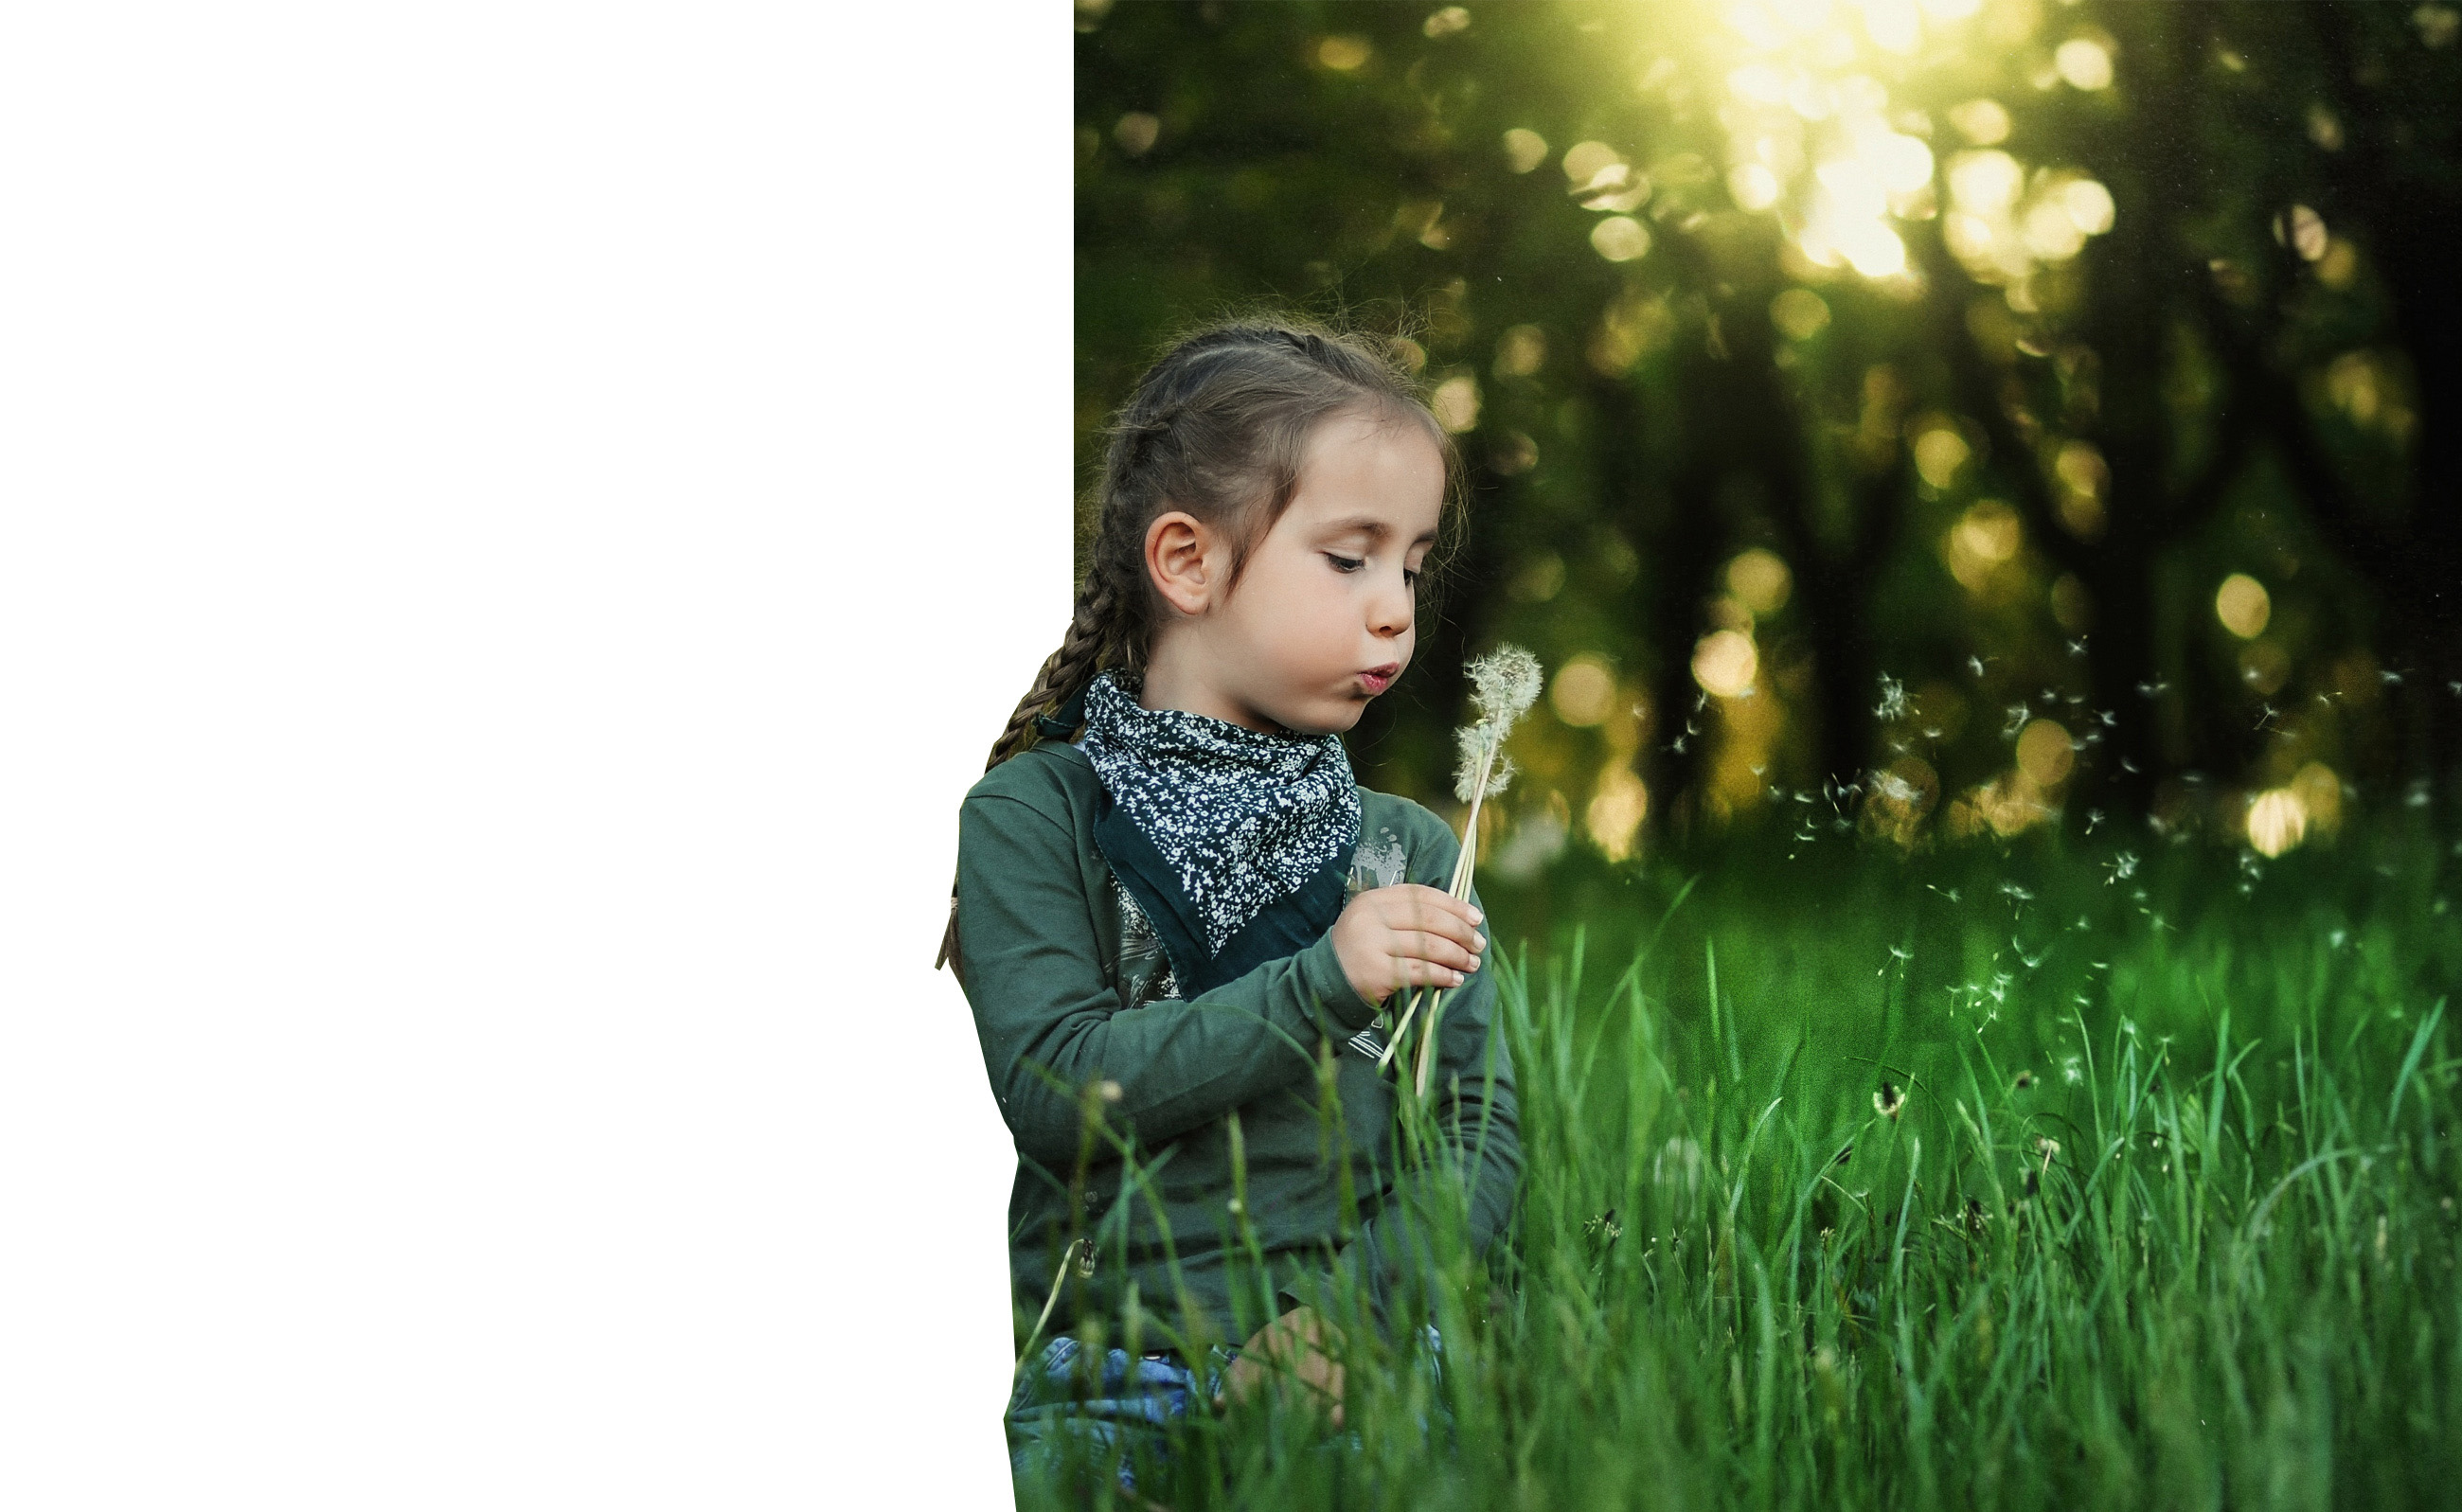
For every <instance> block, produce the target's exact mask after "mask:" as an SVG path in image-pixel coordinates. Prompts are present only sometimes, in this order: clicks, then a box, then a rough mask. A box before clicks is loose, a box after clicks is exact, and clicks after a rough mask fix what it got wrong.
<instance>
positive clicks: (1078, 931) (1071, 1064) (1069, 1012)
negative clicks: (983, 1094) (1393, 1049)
mask: <svg viewBox="0 0 2462 1512" xmlns="http://www.w3.org/2000/svg"><path fill="white" fill-rule="evenodd" d="M1091 918H1092V915H1091V910H1090V909H1089V907H1088V905H1087V900H1086V897H1085V890H1084V883H1083V881H1082V874H1081V872H1080V871H1079V866H1078V850H1077V842H1076V839H1075V837H1074V835H1073V834H1072V833H1071V832H1070V831H1069V829H1068V828H1067V827H1066V826H1064V825H1063V824H1061V823H1060V822H1059V821H1057V820H1055V819H1053V818H1051V817H1050V816H1049V815H1047V814H1045V813H1043V812H1041V811H1040V810H1037V809H1035V808H1034V807H1033V806H1032V805H1030V804H1027V803H1025V802H1022V801H1020V800H1018V799H1014V798H1006V797H1002V796H998V795H977V796H974V797H970V798H968V799H967V800H966V802H965V804H964V806H963V807H962V808H961V810H960V814H959V820H958V928H959V938H960V940H961V944H960V949H961V951H962V952H963V960H964V962H965V976H964V988H965V993H966V999H967V1002H968V1004H970V1005H971V1006H972V1007H973V1009H974V1014H975V1029H976V1033H977V1035H978V1036H979V1037H980V1038H981V1040H982V1042H983V1065H984V1069H985V1070H986V1071H988V1072H989V1074H990V1077H991V1084H992V1091H993V1094H994V1095H995V1096H996V1097H998V1098H999V1100H1000V1107H1001V1116H1002V1117H1003V1118H1004V1120H1006V1122H1007V1124H1008V1127H1009V1133H1010V1134H1012V1135H1013V1136H1015V1139H1016V1141H1017V1149H1018V1153H1019V1154H1020V1155H1023V1156H1026V1157H1028V1158H1030V1159H1033V1160H1036V1161H1039V1162H1041V1163H1042V1164H1043V1165H1045V1166H1047V1167H1050V1168H1055V1169H1065V1168H1066V1167H1067V1165H1068V1164H1069V1162H1070V1161H1072V1160H1073V1159H1075V1157H1076V1154H1077V1146H1078V1139H1079V1135H1080V1122H1079V1113H1078V1103H1077V1101H1076V1100H1075V1098H1074V1096H1073V1095H1072V1093H1073V1091H1075V1090H1077V1089H1082V1088H1083V1087H1085V1086H1086V1084H1087V1083H1089V1082H1091V1081H1094V1080H1097V1079H1101V1078H1109V1079H1110V1080H1112V1081H1115V1082H1117V1083H1119V1085H1120V1100H1119V1101H1118V1102H1117V1103H1116V1104H1114V1105H1112V1106H1111V1107H1109V1108H1107V1109H1106V1110H1105V1115H1106V1118H1107V1119H1108V1121H1109V1122H1110V1123H1111V1125H1112V1127H1113V1128H1114V1129H1117V1130H1119V1131H1121V1132H1123V1133H1132V1132H1133V1133H1134V1134H1135V1135H1136V1137H1137V1139H1138V1140H1139V1141H1140V1142H1141V1143H1144V1144H1146V1145H1149V1146H1152V1145H1156V1144H1160V1143H1162V1142H1164V1141H1166V1140H1169V1139H1173V1138H1177V1136H1178V1135H1180V1134H1185V1133H1187V1132H1188V1131H1189V1130H1191V1129H1194V1128H1197V1127H1199V1125H1201V1124H1204V1123H1206V1122H1207V1121H1209V1120H1211V1119H1214V1118H1218V1117H1220V1116H1221V1114H1223V1113H1224V1112H1228V1111H1229V1110H1231V1109H1234V1108H1237V1107H1239V1106H1241V1105H1242V1104H1243V1103H1246V1102H1250V1101H1252V1100H1254V1099H1255V1098H1257V1097H1260V1096H1262V1095H1263V1094H1264V1093H1266V1092H1269V1091H1273V1090H1274V1089H1276V1088H1278V1087H1283V1086H1286V1085H1288V1084H1289V1083H1291V1082H1294V1081H1298V1080H1302V1079H1304V1078H1306V1077H1308V1076H1310V1075H1313V1074H1314V1069H1315V1068H1314V1063H1313V1062H1312V1061H1311V1060H1310V1058H1309V1051H1310V1050H1312V1049H1313V1048H1314V1046H1315V1044H1316V1042H1317V1040H1318V1038H1319V1036H1329V1037H1331V1038H1333V1039H1335V1040H1337V1041H1338V1040H1341V1039H1344V1038H1347V1037H1348V1036H1350V1034H1352V1033H1354V1032H1356V1031H1357V1030H1359V1029H1362V1028H1365V1027H1366V1026H1368V1025H1369V1024H1370V1023H1371V1021H1372V1020H1373V1019H1374V1018H1375V1016H1376V1011H1377V1005H1376V1004H1373V1003H1371V1002H1369V1001H1368V1000H1367V999H1365V998H1363V997H1361V996H1360V995H1359V992H1358V990H1357V989H1356V988H1354V987H1352V986H1351V985H1350V979H1349V978H1348V977H1346V976H1345V975H1344V974H1343V971H1342V964H1341V961H1339V960H1338V959H1337V958H1336V956H1335V955H1334V950H1333V937H1332V935H1331V934H1330V933H1329V932H1328V934H1326V935H1324V936H1321V937H1319V938H1318V940H1317V941H1316V943H1314V944H1312V945H1310V946H1308V947H1307V949H1305V950H1302V951H1300V952H1299V953H1298V954H1296V955H1292V956H1285V957H1283V958H1281V959H1280V960H1276V961H1266V962H1265V963H1264V964H1263V965H1261V966H1259V967H1257V968H1256V969H1255V970H1254V971H1251V972H1249V973H1248V974H1247V975H1245V976H1242V977H1240V978H1238V979H1236V980H1234V981H1231V982H1227V983H1223V984H1221V985H1220V986H1218V987H1216V988H1214V989H1213V990H1211V991H1209V992H1206V993H1205V994H1203V995H1202V996H1200V997H1198V998H1196V999H1192V1000H1187V1001H1182V1000H1178V999H1164V1000H1162V1001H1159V1002H1155V1003H1150V1004H1145V1005H1143V1006H1141V1007H1135V1008H1122V1007H1121V1006H1120V1005H1119V998H1118V996H1117V993H1116V991H1115V989H1114V988H1113V986H1112V983H1111V981H1110V980H1109V978H1108V977H1107V976H1106V974H1105V972H1104V970H1103V965H1102V960H1101V957H1100V956H1099V955H1098V953H1097V950H1096V945H1095V941H1094V940H1093V938H1092V934H1091ZM1285 1036H1287V1037H1288V1038H1285ZM1293 1041H1296V1042H1297V1043H1298V1045H1299V1046H1302V1047H1307V1049H1300V1048H1293V1044H1292V1042H1293ZM1038 1068H1039V1069H1043V1070H1047V1071H1049V1072H1051V1073H1054V1074H1056V1075H1057V1076H1058V1077H1059V1079H1060V1081H1061V1082H1062V1083H1063V1084H1065V1085H1066V1086H1067V1087H1068V1088H1069V1089H1070V1090H1071V1091H1060V1090H1059V1089H1056V1088H1054V1087H1053V1086H1052V1085H1051V1084H1050V1083H1049V1082H1048V1081H1047V1080H1046V1079H1045V1077H1043V1076H1042V1075H1039V1074H1037V1069H1038Z"/></svg>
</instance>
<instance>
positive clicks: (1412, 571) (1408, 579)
mask: <svg viewBox="0 0 2462 1512" xmlns="http://www.w3.org/2000/svg"><path fill="white" fill-rule="evenodd" d="M1402 582H1403V584H1404V585H1405V586H1406V587H1411V588H1416V587H1418V586H1419V573H1418V570H1417V569H1416V568H1410V567H1406V568H1404V569H1402Z"/></svg>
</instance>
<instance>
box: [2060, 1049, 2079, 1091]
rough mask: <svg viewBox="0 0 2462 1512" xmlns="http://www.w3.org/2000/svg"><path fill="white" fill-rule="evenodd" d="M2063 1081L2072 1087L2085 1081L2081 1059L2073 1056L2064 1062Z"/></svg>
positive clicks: (2066, 1058) (2062, 1063)
mask: <svg viewBox="0 0 2462 1512" xmlns="http://www.w3.org/2000/svg"><path fill="white" fill-rule="evenodd" d="M2061 1080H2062V1081H2064V1082H2066V1083H2068V1084H2069V1085H2070V1086H2072V1087H2075V1086H2076V1085H2078V1084H2079V1083H2080V1082H2083V1081H2084V1080H2085V1068H2084V1064H2083V1063H2082V1061H2081V1060H2080V1058H2079V1057H2077V1056H2075V1055H2071V1056H2067V1057H2065V1058H2063V1059H2062V1062H2061Z"/></svg>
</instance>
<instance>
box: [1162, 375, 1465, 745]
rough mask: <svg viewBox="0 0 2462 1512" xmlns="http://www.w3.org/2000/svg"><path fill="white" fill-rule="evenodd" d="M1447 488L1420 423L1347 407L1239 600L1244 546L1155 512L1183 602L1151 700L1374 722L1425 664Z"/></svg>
mask: <svg viewBox="0 0 2462 1512" xmlns="http://www.w3.org/2000/svg"><path fill="white" fill-rule="evenodd" d="M1444 486H1445V469H1444V458H1443V456H1442V454H1440V453H1439V452H1438V451H1437V449H1436V443H1435V442H1434V441H1432V440H1431V439H1430V438H1429V437H1428V435H1427V433H1426V432H1425V431H1423V430H1422V429H1420V428H1419V427H1418V426H1417V425H1415V424H1413V423H1411V422H1409V421H1395V420H1393V419H1390V418H1379V417H1371V416H1368V415H1362V414H1358V413H1354V412H1350V411H1343V412H1338V413H1336V414H1333V415H1330V416H1328V417H1327V418H1326V419H1325V420H1323V421H1320V422H1319V423H1318V424H1317V426H1316V429H1315V431H1314V433H1313V434H1312V435H1310V437H1309V438H1308V442H1307V449H1306V451H1305V452H1304V453H1303V457H1302V462H1301V465H1300V484H1299V489H1298V491H1297V493H1295V494H1294V495H1293V496H1292V498H1291V502H1290V506H1289V508H1285V510H1284V511H1283V516H1282V518H1281V519H1279V520H1277V521H1275V522H1274V526H1273V529H1270V530H1268V531H1267V532H1266V533H1265V538H1264V539H1263V541H1261V542H1259V543H1258V544H1257V547H1256V549H1255V550H1254V551H1251V552H1250V553H1249V555H1248V563H1247V567H1246V569H1245V570H1244V571H1243V572H1242V573H1241V575H1240V581H1239V584H1238V585H1237V586H1236V587H1235V588H1232V589H1231V590H1230V592H1229V593H1228V594H1227V595H1226V594H1223V593H1222V592H1221V591H1220V584H1221V583H1222V582H1223V581H1224V580H1225V579H1226V578H1227V576H1228V573H1229V569H1230V549H1229V544H1228V543H1227V542H1226V541H1224V540H1222V538H1221V537H1220V536H1218V535H1215V534H1214V533H1213V532H1211V531H1207V530H1204V529H1202V528H1201V527H1199V526H1198V525H1197V522H1196V521H1194V520H1193V519H1192V518H1191V517H1190V516H1188V515H1186V514H1182V513H1179V512H1177V511H1173V512H1172V513H1168V514H1166V515H1164V516H1162V517H1161V518H1159V519H1157V520H1155V522H1154V524H1153V526H1151V527H1150V528H1149V529H1148V530H1147V534H1146V556H1147V564H1148V568H1149V570H1150V571H1151V572H1153V573H1154V575H1155V582H1156V586H1157V587H1158V588H1160V589H1161V590H1162V591H1163V594H1164V596H1165V598H1166V599H1167V600H1169V601H1170V602H1171V604H1172V606H1173V608H1174V609H1176V610H1178V611H1179V613H1177V614H1175V615H1173V616H1171V620H1172V622H1171V623H1169V624H1167V625H1166V626H1164V627H1163V634H1162V635H1160V636H1158V637H1156V644H1155V654H1154V656H1153V658H1152V659H1151V665H1150V666H1149V668H1148V671H1147V676H1146V685H1145V695H1144V699H1145V702H1146V703H1147V705H1148V706H1149V707H1165V706H1167V707H1174V708H1186V709H1190V710H1192V711H1194V712H1196V713H1199V714H1207V715H1211V716H1213V717H1214V718H1216V719H1222V720H1228V721H1230V722H1231V723H1233V724H1241V725H1244V726H1246V727H1247V728H1249V729H1254V730H1270V729H1273V728H1274V727H1275V726H1277V725H1279V726H1281V727H1283V728H1285V729H1288V730H1291V731H1293V732H1295V733H1298V734H1302V735H1311V736H1313V735H1323V734H1327V733H1328V732H1332V731H1337V730H1347V729H1350V727H1351V726H1352V725H1354V724H1358V723H1359V716H1360V715H1361V714H1362V713H1364V712H1366V710H1367V708H1368V701H1369V700H1371V699H1372V698H1374V697H1375V696H1376V695H1377V694H1379V693H1382V692H1384V691H1385V690H1386V689H1387V688H1389V687H1391V686H1393V681H1394V680H1395V679H1397V678H1399V677H1400V676H1401V675H1402V669H1403V668H1405V667H1407V666H1409V665H1410V663H1411V652H1412V649H1413V647H1414V645H1415V637H1416V630H1415V623H1414V614H1413V611H1414V609H1415V604H1414V602H1413V598H1414V593H1413V590H1414V588H1415V584H1416V582H1417V579H1418V573H1419V566H1420V563H1421V562H1422V561H1423V560H1424V559H1425V558H1426V556H1427V554H1428V551H1429V550H1430V548H1431V547H1432V546H1433V545H1434V543H1435V541H1436V520H1437V514H1438V511H1439V510H1440V508H1442V506H1443V502H1444ZM1174 521H1178V522H1184V523H1183V524H1180V525H1177V526H1174V525H1172V523H1171V522H1174ZM1192 611H1193V612H1192Z"/></svg>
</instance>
